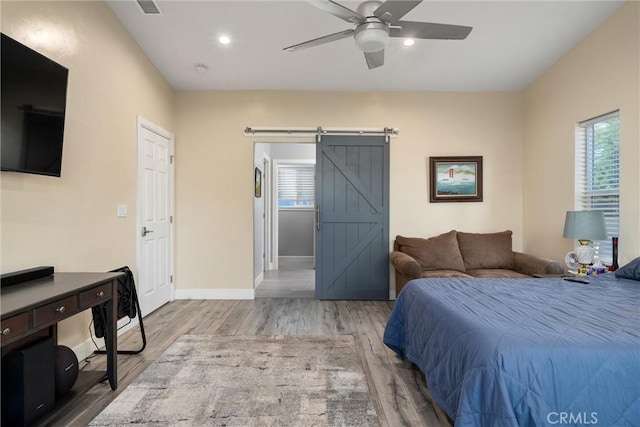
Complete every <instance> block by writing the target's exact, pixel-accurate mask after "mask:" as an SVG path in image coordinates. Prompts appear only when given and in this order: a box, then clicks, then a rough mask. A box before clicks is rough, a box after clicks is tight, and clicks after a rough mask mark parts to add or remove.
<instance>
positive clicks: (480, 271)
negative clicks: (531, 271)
mask: <svg viewBox="0 0 640 427" xmlns="http://www.w3.org/2000/svg"><path fill="white" fill-rule="evenodd" d="M467 274H468V275H469V276H471V277H475V278H480V277H493V278H496V277H497V278H504V279H525V278H531V277H532V276H529V275H528V274H522V273H518V272H517V271H513V270H507V269H504V268H477V269H475V270H467Z"/></svg>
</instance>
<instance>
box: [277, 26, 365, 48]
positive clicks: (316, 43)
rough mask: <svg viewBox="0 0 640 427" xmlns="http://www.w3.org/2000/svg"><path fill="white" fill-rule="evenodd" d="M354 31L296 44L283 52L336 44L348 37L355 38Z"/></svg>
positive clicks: (345, 31) (341, 32)
mask: <svg viewBox="0 0 640 427" xmlns="http://www.w3.org/2000/svg"><path fill="white" fill-rule="evenodd" d="M354 32H355V31H354V30H344V31H340V32H339V33H333V34H329V35H328V36H324V37H318V38H317V39H313V40H309V41H306V42H302V43H298V44H294V45H293V46H289V47H285V48H284V49H283V50H285V51H287V52H294V51H296V50H301V49H307V48H309V47H314V46H319V45H321V44H325V43H330V42H334V41H336V40H342V39H346V38H347V37H353V33H354Z"/></svg>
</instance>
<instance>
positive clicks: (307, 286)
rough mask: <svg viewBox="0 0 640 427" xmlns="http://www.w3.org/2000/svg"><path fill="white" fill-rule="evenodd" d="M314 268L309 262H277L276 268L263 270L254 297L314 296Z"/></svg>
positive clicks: (311, 297)
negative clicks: (262, 276)
mask: <svg viewBox="0 0 640 427" xmlns="http://www.w3.org/2000/svg"><path fill="white" fill-rule="evenodd" d="M315 272H316V271H315V270H314V269H313V264H312V263H310V262H285V261H281V262H280V263H279V269H278V270H271V271H265V272H264V280H263V281H262V282H261V283H260V284H259V285H258V286H257V287H256V290H255V297H256V298H310V299H313V298H315Z"/></svg>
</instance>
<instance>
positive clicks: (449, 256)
mask: <svg viewBox="0 0 640 427" xmlns="http://www.w3.org/2000/svg"><path fill="white" fill-rule="evenodd" d="M396 245H397V246H398V250H399V251H401V252H404V253H405V254H407V255H409V256H411V257H412V258H415V259H416V261H418V263H419V264H420V267H421V268H422V270H423V271H424V270H457V271H464V262H463V261H462V255H461V254H460V250H459V249H458V240H457V239H456V231H455V230H451V231H450V232H448V233H444V234H441V235H439V236H434V237H430V238H428V239H421V238H418V237H403V236H397V237H396Z"/></svg>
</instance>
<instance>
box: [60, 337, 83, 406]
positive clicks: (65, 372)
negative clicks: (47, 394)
mask: <svg viewBox="0 0 640 427" xmlns="http://www.w3.org/2000/svg"><path fill="white" fill-rule="evenodd" d="M77 379H78V357H77V356H76V354H75V353H74V352H73V350H71V349H70V348H69V347H66V346H64V345H57V346H56V396H61V395H63V394H65V393H67V392H69V390H71V388H73V385H74V384H75V383H76V380H77Z"/></svg>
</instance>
